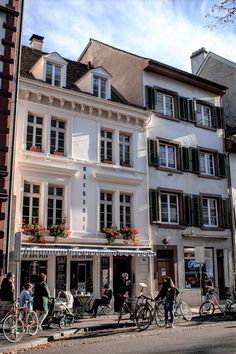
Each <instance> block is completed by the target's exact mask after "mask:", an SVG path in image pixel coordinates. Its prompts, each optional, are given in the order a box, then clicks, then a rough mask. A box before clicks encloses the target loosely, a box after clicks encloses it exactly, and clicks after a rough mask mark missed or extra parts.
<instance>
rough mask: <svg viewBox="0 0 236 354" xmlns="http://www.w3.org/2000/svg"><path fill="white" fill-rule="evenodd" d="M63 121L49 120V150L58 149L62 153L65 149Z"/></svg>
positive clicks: (52, 151)
mask: <svg viewBox="0 0 236 354" xmlns="http://www.w3.org/2000/svg"><path fill="white" fill-rule="evenodd" d="M65 126H66V124H65V122H63V121H61V120H57V119H52V120H51V138H50V152H51V153H54V151H59V152H61V153H63V154H64V151H65V131H66V130H65Z"/></svg>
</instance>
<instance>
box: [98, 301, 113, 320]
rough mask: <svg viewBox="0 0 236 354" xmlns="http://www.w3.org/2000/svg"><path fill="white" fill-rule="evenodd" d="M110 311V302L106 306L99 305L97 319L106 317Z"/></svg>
mask: <svg viewBox="0 0 236 354" xmlns="http://www.w3.org/2000/svg"><path fill="white" fill-rule="evenodd" d="M110 311H111V303H110V302H109V303H108V304H106V305H100V306H99V307H98V313H97V317H101V316H106V317H108V316H109V312H110Z"/></svg>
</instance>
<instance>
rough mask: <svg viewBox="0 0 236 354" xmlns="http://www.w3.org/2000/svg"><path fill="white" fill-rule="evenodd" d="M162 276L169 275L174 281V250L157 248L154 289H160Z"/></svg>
mask: <svg viewBox="0 0 236 354" xmlns="http://www.w3.org/2000/svg"><path fill="white" fill-rule="evenodd" d="M164 277H171V278H172V279H173V281H174V282H175V272H174V250H157V261H156V272H155V278H156V288H157V289H156V290H158V291H160V289H161V287H162V285H163V279H164Z"/></svg>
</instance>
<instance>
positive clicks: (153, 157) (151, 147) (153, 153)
mask: <svg viewBox="0 0 236 354" xmlns="http://www.w3.org/2000/svg"><path fill="white" fill-rule="evenodd" d="M148 164H149V166H158V141H157V140H153V139H148Z"/></svg>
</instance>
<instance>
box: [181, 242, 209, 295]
mask: <svg viewBox="0 0 236 354" xmlns="http://www.w3.org/2000/svg"><path fill="white" fill-rule="evenodd" d="M184 265H185V288H188V289H191V288H199V287H201V284H200V279H201V276H202V275H200V271H201V272H202V274H203V273H206V274H208V276H210V277H211V278H212V280H214V279H213V275H214V272H213V250H212V249H211V248H205V262H204V263H203V264H202V267H201V270H200V263H198V262H196V260H195V248H193V247H192V248H190V247H189V248H184ZM213 284H214V281H213Z"/></svg>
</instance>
